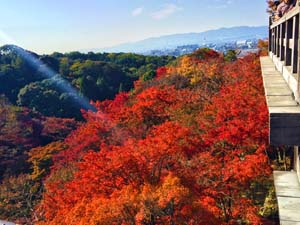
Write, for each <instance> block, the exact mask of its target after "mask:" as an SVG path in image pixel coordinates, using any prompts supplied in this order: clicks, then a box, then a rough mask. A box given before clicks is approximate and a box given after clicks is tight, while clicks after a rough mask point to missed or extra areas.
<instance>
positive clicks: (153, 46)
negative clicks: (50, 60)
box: [85, 26, 268, 53]
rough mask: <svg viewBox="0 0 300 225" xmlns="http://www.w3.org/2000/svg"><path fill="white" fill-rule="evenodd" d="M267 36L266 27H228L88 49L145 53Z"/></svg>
mask: <svg viewBox="0 0 300 225" xmlns="http://www.w3.org/2000/svg"><path fill="white" fill-rule="evenodd" d="M267 36H268V27H267V26H259V27H249V26H240V27H230V28H220V29H216V30H208V31H205V32H201V33H185V34H173V35H166V36H161V37H153V38H148V39H145V40H142V41H137V42H131V43H124V44H120V45H117V46H114V47H111V48H98V49H96V48H95V49H89V50H85V52H87V51H93V52H135V53H146V52H149V51H151V50H164V49H172V48H176V47H177V46H182V45H193V44H197V45H199V46H203V45H207V44H212V43H214V44H220V43H225V42H234V41H238V40H247V39H264V38H266V37H267Z"/></svg>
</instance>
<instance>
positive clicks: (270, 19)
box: [269, 16, 272, 52]
mask: <svg viewBox="0 0 300 225" xmlns="http://www.w3.org/2000/svg"><path fill="white" fill-rule="evenodd" d="M271 25H272V18H271V16H270V17H269V52H271V51H272V29H271Z"/></svg>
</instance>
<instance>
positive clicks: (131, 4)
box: [0, 0, 268, 53]
mask: <svg viewBox="0 0 300 225" xmlns="http://www.w3.org/2000/svg"><path fill="white" fill-rule="evenodd" d="M0 2H1V13H0V21H1V23H0V45H3V44H6V43H8V42H13V41H14V42H15V43H16V44H18V45H20V46H22V47H24V48H26V49H30V50H32V51H35V52H38V53H52V52H54V51H59V52H69V51H74V50H82V49H90V48H101V47H110V46H114V45H117V44H120V43H124V42H132V41H137V40H142V39H145V38H148V37H157V36H162V35H166V34H174V33H188V32H201V31H205V30H209V29H216V28H220V27H232V26H240V25H248V26H259V25H267V21H268V19H267V14H266V12H265V11H266V3H265V1H264V0H252V1H249V0H168V1H164V0H26V1H20V0H9V1H4V0H2V1H0Z"/></svg>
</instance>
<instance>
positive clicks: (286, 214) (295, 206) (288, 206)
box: [274, 171, 300, 225]
mask: <svg viewBox="0 0 300 225" xmlns="http://www.w3.org/2000/svg"><path fill="white" fill-rule="evenodd" d="M274 184H275V189H276V196H277V201H278V208H279V217H280V224H282V225H292V224H293V225H300V184H299V181H298V177H297V174H296V172H290V171H274Z"/></svg>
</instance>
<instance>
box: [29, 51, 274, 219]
mask: <svg viewBox="0 0 300 225" xmlns="http://www.w3.org/2000/svg"><path fill="white" fill-rule="evenodd" d="M95 105H96V107H97V108H98V111H97V112H95V113H94V112H86V113H85V115H84V116H85V118H86V123H85V124H83V125H82V126H81V127H79V128H78V129H77V130H76V131H74V132H73V133H72V134H71V135H70V136H69V137H68V138H67V139H66V140H65V141H64V142H63V143H62V142H57V143H55V144H54V145H53V146H47V147H46V148H44V149H43V151H42V152H41V151H39V152H40V153H39V154H44V155H46V156H47V154H52V153H53V151H52V150H51V149H52V147H53V148H55V149H57V151H56V152H57V154H56V155H55V156H54V165H53V167H52V170H51V173H50V175H49V176H48V178H47V180H46V181H45V193H44V195H43V199H42V202H41V204H40V205H39V206H38V207H37V208H36V215H38V216H39V219H38V221H36V224H40V225H42V224H49V225H56V224H67V225H72V224H74V225H75V224H81V225H84V224H94V225H96V224H101V225H102V224H103V225H106V224H107V225H113V224H116V225H117V224H120V225H127V224H128V225H129V224H140V225H142V224H143V225H144V224H149V225H152V224H189V225H192V224H194V225H200V224H262V223H264V222H265V221H264V220H263V218H262V217H260V216H259V215H258V205H256V204H255V202H254V200H255V199H254V198H253V196H252V195H251V188H252V187H253V185H252V184H253V183H255V182H259V181H262V180H263V179H265V178H266V177H268V176H269V175H270V167H269V165H268V159H267V155H266V149H267V136H268V130H267V125H268V124H267V116H268V114H267V108H266V105H265V101H264V95H263V89H262V81H261V78H260V64H259V59H258V57H257V55H249V56H246V57H244V58H241V59H238V60H237V61H235V62H226V61H225V60H224V58H223V56H221V55H219V54H218V53H217V52H214V51H213V50H208V49H204V50H198V51H197V52H195V53H194V54H191V55H188V56H183V57H181V58H179V59H178V60H177V62H176V64H174V65H172V66H168V67H163V68H160V69H158V70H157V76H156V78H154V79H153V80H149V81H142V80H139V81H138V82H136V84H135V89H134V91H132V92H130V93H121V94H119V95H118V96H117V97H116V98H115V99H114V100H108V101H103V102H97V103H95ZM35 151H37V150H35ZM32 154H33V155H31V160H33V162H34V163H35V165H37V166H36V168H35V170H34V171H35V172H36V176H39V175H40V174H41V173H43V171H44V170H43V169H44V168H43V167H41V166H38V165H39V163H42V162H43V161H41V158H43V157H39V156H38V155H37V154H34V152H32ZM45 162H47V161H45Z"/></svg>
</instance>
